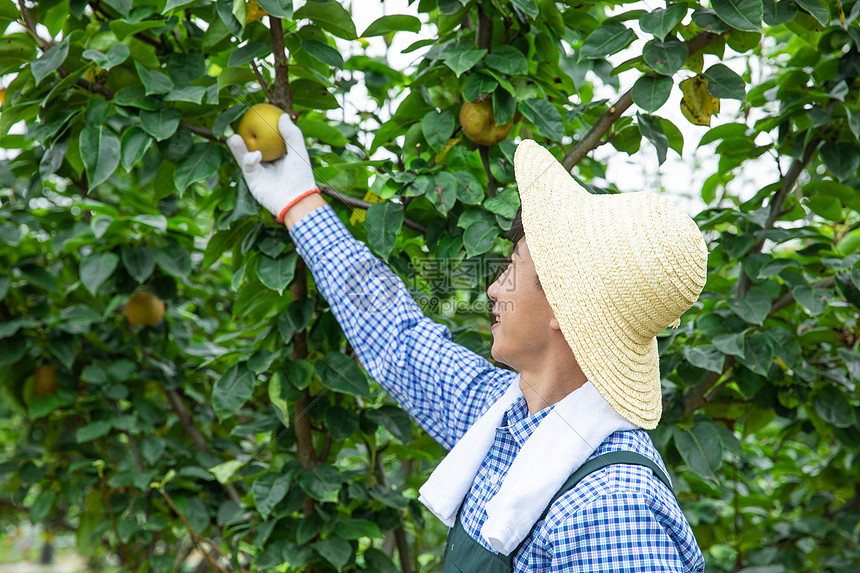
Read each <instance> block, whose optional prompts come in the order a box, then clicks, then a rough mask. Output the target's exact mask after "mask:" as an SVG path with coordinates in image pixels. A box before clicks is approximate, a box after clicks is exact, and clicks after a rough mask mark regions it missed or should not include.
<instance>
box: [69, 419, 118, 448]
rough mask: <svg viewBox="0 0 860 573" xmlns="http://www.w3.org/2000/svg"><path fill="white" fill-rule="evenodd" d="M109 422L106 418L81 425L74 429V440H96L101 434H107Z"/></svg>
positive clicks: (80, 442) (109, 427) (82, 441)
mask: <svg viewBox="0 0 860 573" xmlns="http://www.w3.org/2000/svg"><path fill="white" fill-rule="evenodd" d="M110 429H111V424H110V422H109V421H107V420H99V421H98V422H93V423H92V424H88V425H86V426H83V427H82V428H78V429H77V430H76V431H75V440H77V442H78V443H79V444H83V443H84V442H89V441H91V440H97V439H98V438H101V437H102V436H105V435H107V433H108V432H110Z"/></svg>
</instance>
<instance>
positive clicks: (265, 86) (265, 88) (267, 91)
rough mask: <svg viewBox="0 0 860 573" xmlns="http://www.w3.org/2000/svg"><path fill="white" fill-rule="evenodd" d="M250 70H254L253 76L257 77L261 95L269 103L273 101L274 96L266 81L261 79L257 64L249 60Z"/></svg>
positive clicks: (261, 75)
mask: <svg viewBox="0 0 860 573" xmlns="http://www.w3.org/2000/svg"><path fill="white" fill-rule="evenodd" d="M251 69H253V70H254V75H255V76H257V83H258V84H260V88H261V89H262V90H263V93H265V94H266V99H267V100H269V101H275V94H274V92H273V91H272V90H271V89H270V88H269V84H267V83H266V80H265V79H264V78H263V74H262V73H261V72H260V68H259V66H257V62H255V61H253V60H251Z"/></svg>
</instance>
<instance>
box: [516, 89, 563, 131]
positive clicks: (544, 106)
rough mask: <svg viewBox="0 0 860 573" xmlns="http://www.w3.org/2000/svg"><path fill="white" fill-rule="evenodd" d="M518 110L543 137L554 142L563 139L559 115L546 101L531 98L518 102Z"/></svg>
mask: <svg viewBox="0 0 860 573" xmlns="http://www.w3.org/2000/svg"><path fill="white" fill-rule="evenodd" d="M519 110H520V112H522V114H523V116H524V117H525V118H526V119H527V120H529V121H530V122H531V123H532V124H533V125H534V126H535V127H536V128H537V129H538V131H539V132H540V133H541V135H543V136H544V137H546V138H548V139H551V140H554V141H561V140H562V138H563V137H564V121H563V120H562V118H561V113H559V111H558V109H556V107H555V106H554V105H552V104H551V103H549V102H548V101H547V100H545V99H542V98H533V99H527V100H523V101H520V102H519Z"/></svg>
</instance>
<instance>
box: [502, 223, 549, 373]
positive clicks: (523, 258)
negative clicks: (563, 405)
mask: <svg viewBox="0 0 860 573" xmlns="http://www.w3.org/2000/svg"><path fill="white" fill-rule="evenodd" d="M536 281H537V272H536V271H535V265H534V261H532V257H531V254H530V253H529V248H528V245H527V244H526V240H525V238H522V239H520V240H519V241H518V242H517V244H516V246H515V248H514V252H513V254H512V256H511V262H510V264H509V265H508V267H507V269H505V272H504V273H502V274H501V275H500V276H499V278H497V279H496V280H495V282H493V284H491V285H490V287H489V288H488V289H487V296H489V297H490V299H491V300H493V301H495V303H496V304H495V305H494V306H493V314H495V315H496V316H498V317H499V320H497V321H496V323H495V324H494V325H493V326H492V336H493V348H492V355H493V358H495V359H496V360H498V361H500V362H503V363H505V364H507V365H508V366H510V367H512V368H514V369H516V370H518V371H522V370H524V369H528V366H529V365H530V363H531V362H533V361H535V360H541V358H542V356H543V355H544V353H545V351H546V349H547V347H548V346H547V342H548V341H549V340H550V338H551V337H553V336H555V337H557V336H559V334H560V332H559V330H558V328H557V327H556V328H552V327H551V326H550V323H551V321H554V315H553V312H552V308H551V307H550V305H549V302H548V301H547V299H546V295H545V294H544V293H543V291H542V290H541V289H540V288H539V287H538V286H537V284H536Z"/></svg>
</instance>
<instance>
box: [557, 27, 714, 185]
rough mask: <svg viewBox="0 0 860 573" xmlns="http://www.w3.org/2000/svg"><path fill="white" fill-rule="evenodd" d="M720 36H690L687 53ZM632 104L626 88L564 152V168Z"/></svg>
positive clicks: (578, 158)
mask: <svg viewBox="0 0 860 573" xmlns="http://www.w3.org/2000/svg"><path fill="white" fill-rule="evenodd" d="M721 37H722V35H721V34H713V33H711V32H702V33H701V34H699V35H697V36H695V37H693V38H691V39H690V40H689V41H688V42H687V51H688V53H689V55H693V54H695V53H696V52H699V51H701V50H702V49H704V48H706V47H707V46H709V45H710V44H713V43H714V42H716V41H717V40H718V39H720V38H721ZM631 105H633V90H632V89H630V90H627V91H626V92H625V93H624V94H623V95H622V96H621V97H620V98H618V101H616V102H615V103H614V104H613V105H612V106H611V107H610V108H609V109H608V110H606V111H604V112H603V115H601V116H600V118H599V119H598V120H597V122H596V123H595V124H594V125H593V126H592V127H591V129H590V130H589V132H588V133H587V134H586V136H585V137H583V138H582V140H580V142H579V143H577V144H576V145H575V146H574V147H573V149H571V150H570V151H569V152H567V154H565V156H564V159H562V161H561V164H562V165H563V166H564V168H565V169H567V170H568V171H570V170H571V169H573V167H574V166H575V165H576V164H577V163H579V162H580V161H582V160H583V158H584V157H585V156H586V155H588V153H589V152H590V151H591V150H593V149H594V148H595V147H597V146H598V145H599V144H600V140H601V139H603V136H604V135H605V134H606V132H608V131H609V130H610V128H611V127H612V125H613V124H614V123H615V122H616V121H617V120H618V118H619V117H621V114H623V113H624V112H625V111H627V109H628V108H629V107H630V106H631Z"/></svg>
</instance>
